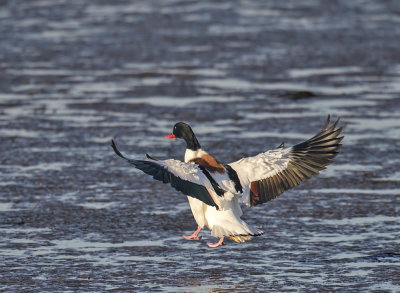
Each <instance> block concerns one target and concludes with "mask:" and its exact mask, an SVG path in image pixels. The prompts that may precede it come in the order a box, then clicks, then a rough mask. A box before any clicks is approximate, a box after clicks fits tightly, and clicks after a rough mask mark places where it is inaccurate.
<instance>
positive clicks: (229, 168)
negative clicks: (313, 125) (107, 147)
mask: <svg viewBox="0 0 400 293" xmlns="http://www.w3.org/2000/svg"><path fill="white" fill-rule="evenodd" d="M338 122H339V120H337V121H336V122H335V123H333V124H332V125H331V126H330V116H328V119H327V121H326V123H325V125H324V126H323V128H322V129H321V130H320V131H319V132H318V133H317V134H316V135H315V136H313V137H312V138H310V139H309V140H307V141H305V142H302V143H299V144H297V145H294V146H292V147H285V146H284V144H283V143H282V144H281V145H280V146H279V147H278V148H276V149H273V150H269V151H266V152H263V153H260V154H258V155H256V156H253V157H247V158H242V159H240V160H238V161H236V162H233V163H229V164H223V163H221V162H219V161H218V160H217V159H215V158H214V157H213V156H212V155H210V154H209V153H207V152H206V151H204V150H203V149H202V148H201V146H200V143H199V141H198V140H197V138H196V135H195V134H194V132H193V130H192V128H191V127H190V126H189V125H188V124H186V123H184V122H178V123H176V124H175V126H174V127H173V131H172V133H171V134H170V135H168V136H166V137H165V138H169V139H176V138H180V139H183V140H184V141H185V142H186V152H185V157H184V161H183V162H182V161H180V160H175V159H168V160H157V159H154V158H152V157H151V156H149V155H147V154H146V156H147V159H146V160H136V159H129V158H126V157H125V156H124V155H122V153H121V152H120V151H119V150H118V148H117V146H116V144H115V142H114V141H112V147H113V149H114V151H115V153H116V154H117V155H118V156H120V157H121V158H123V159H125V160H127V161H128V162H129V163H130V164H132V165H133V166H135V167H136V168H138V169H140V170H142V171H143V172H144V173H146V174H148V175H151V176H153V178H154V179H156V180H159V181H162V182H163V183H169V184H170V185H171V186H172V187H174V188H175V189H176V190H178V191H180V192H182V193H184V194H185V195H187V198H188V200H189V205H190V208H191V210H192V213H193V216H194V219H195V221H196V223H197V225H198V227H197V229H196V231H195V232H194V233H193V234H192V235H190V236H182V237H183V238H185V239H195V240H200V239H201V237H199V233H200V231H201V229H203V228H204V227H207V228H208V229H210V230H211V235H212V236H214V237H217V238H219V241H218V242H217V243H215V244H208V245H209V247H217V246H221V245H223V244H224V239H225V237H226V238H229V239H232V240H234V241H236V242H244V241H247V240H250V239H251V238H252V237H254V236H259V235H261V234H263V231H260V230H257V229H255V228H253V227H250V226H249V225H247V224H246V223H245V222H244V221H243V220H242V219H241V218H240V217H241V215H242V209H241V208H240V204H239V202H242V203H244V204H246V205H247V206H256V205H259V204H262V203H265V202H267V201H270V200H272V199H274V198H276V197H277V196H279V195H280V194H282V193H283V192H284V191H286V190H288V189H291V188H293V187H295V186H297V185H299V184H300V183H301V182H303V181H305V180H307V179H310V178H311V177H312V176H314V175H316V174H318V173H319V171H321V170H323V169H325V168H326V166H327V165H328V164H330V163H331V162H332V160H333V158H334V157H335V156H336V155H337V154H338V152H339V150H340V148H341V144H340V142H341V141H342V139H343V136H341V137H339V135H340V133H341V131H342V129H343V127H339V128H337V124H338ZM328 127H329V128H328Z"/></svg>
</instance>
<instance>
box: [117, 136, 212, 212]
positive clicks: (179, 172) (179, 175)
mask: <svg viewBox="0 0 400 293" xmlns="http://www.w3.org/2000/svg"><path fill="white" fill-rule="evenodd" d="M111 146H112V148H113V149H114V151H115V153H116V154H117V155H118V156H120V157H121V158H123V159H125V160H126V161H128V162H129V163H131V164H132V165H134V166H135V167H136V168H137V169H139V170H142V171H143V172H144V173H146V174H148V175H151V176H153V178H154V179H156V180H159V181H162V182H163V183H170V184H171V186H172V187H174V188H175V189H176V190H178V191H181V192H182V193H184V194H185V195H188V196H191V197H194V198H197V199H199V200H201V201H202V202H204V203H205V204H207V205H210V206H214V207H216V208H217V209H219V206H218V205H217V204H216V203H215V201H214V199H213V197H212V196H211V194H210V193H209V192H208V190H207V188H206V186H208V185H210V183H209V182H208V181H207V178H205V176H204V174H203V172H202V171H201V170H200V169H199V168H198V166H197V165H195V164H194V163H185V162H181V161H178V160H172V159H171V160H159V161H158V160H155V159H153V158H152V157H150V156H149V155H147V158H149V160H134V159H128V158H126V157H125V156H124V155H122V154H121V152H120V151H119V150H118V148H117V146H116V145H115V142H114V140H112V142H111ZM210 187H211V185H210ZM211 188H212V187H211Z"/></svg>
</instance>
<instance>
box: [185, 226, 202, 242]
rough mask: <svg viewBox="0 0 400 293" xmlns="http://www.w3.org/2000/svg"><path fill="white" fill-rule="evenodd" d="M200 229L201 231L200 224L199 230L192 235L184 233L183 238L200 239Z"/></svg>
mask: <svg viewBox="0 0 400 293" xmlns="http://www.w3.org/2000/svg"><path fill="white" fill-rule="evenodd" d="M200 231H201V227H200V226H197V230H196V231H194V232H193V234H192V235H190V236H185V235H182V238H185V239H195V240H200V239H201V237H199V236H198V235H199V233H200Z"/></svg>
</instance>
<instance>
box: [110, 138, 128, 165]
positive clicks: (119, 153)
mask: <svg viewBox="0 0 400 293" xmlns="http://www.w3.org/2000/svg"><path fill="white" fill-rule="evenodd" d="M111 146H112V148H113V150H114V152H115V153H116V154H117V155H118V156H119V157H121V158H123V159H125V160H127V158H125V157H124V155H123V154H121V152H120V151H119V150H118V148H117V145H116V144H115V142H114V140H113V139H112V140H111Z"/></svg>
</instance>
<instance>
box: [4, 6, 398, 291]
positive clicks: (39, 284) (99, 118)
mask: <svg viewBox="0 0 400 293" xmlns="http://www.w3.org/2000/svg"><path fill="white" fill-rule="evenodd" d="M399 23H400V17H399V15H398V4H397V2H396V1H385V2H379V1H369V0H367V1H351V2H349V3H345V2H343V1H331V2H329V3H328V4H325V5H324V7H323V8H322V7H321V6H319V3H318V2H316V1H311V0H310V1H301V3H300V2H298V1H286V2H281V1H268V2H266V1H265V2H256V1H253V2H250V1H222V2H218V3H214V1H201V2H198V1H182V0H168V1H134V2H132V3H130V2H128V1H117V2H113V4H110V2H108V1H102V0H99V1H93V2H90V3H89V2H84V1H77V0H68V1H67V0H58V1H45V0H32V1H3V2H1V4H0V35H1V39H2V40H1V41H0V75H1V79H0V151H1V154H2V155H1V156H0V237H1V241H0V246H1V247H0V258H1V265H0V290H1V291H4V292H22V291H24V292H31V291H32V292H38V291H40V292H75V291H79V292H97V291H114V292H120V291H128V292H132V291H167V292H228V291H229V292H231V291H238V292H266V291H269V292H271V291H272V292H298V291H301V292H309V291H318V292H319V291H330V292H332V291H339V292H356V291H359V292H366V291H369V292H398V291H400V240H399V239H400V232H399V231H400V208H399V196H400V189H399V186H400V183H399V181H400V177H399V171H398V166H399V163H400V156H399V155H398V151H397V150H398V149H399V148H400V114H399V113H400V111H399V110H400V99H399V98H400V86H399V85H400V53H399V52H400V51H399V50H398V48H399V47H400V27H399ZM329 113H330V114H331V115H332V118H333V119H336V118H337V117H341V125H344V126H345V129H344V135H345V138H344V140H343V148H342V152H341V154H340V155H339V156H338V157H337V159H336V161H335V163H334V164H333V165H331V166H330V167H328V169H327V170H325V171H323V172H322V173H321V174H320V175H319V176H317V177H316V178H313V179H311V180H309V181H307V182H305V183H304V184H302V185H301V186H299V187H297V188H295V189H293V190H290V191H287V192H286V193H285V194H283V195H282V196H280V197H279V198H277V199H275V200H273V201H271V202H269V203H267V204H264V205H262V206H258V207H255V208H251V209H250V208H244V217H243V218H244V219H245V220H246V221H247V222H248V223H249V224H251V225H253V226H256V227H259V228H260V229H263V230H264V231H265V232H266V233H265V234H264V235H263V236H261V237H257V238H255V239H254V240H253V241H250V242H246V243H244V244H236V243H233V242H227V245H225V246H223V247H221V248H218V249H209V248H208V247H207V246H206V243H208V242H213V241H215V240H216V239H212V238H211V237H210V234H209V232H208V231H204V232H202V236H203V240H201V241H199V242H196V241H185V240H183V239H181V238H180V235H182V234H188V233H191V232H192V231H193V230H194V229H195V226H196V224H195V222H194V220H193V217H192V215H191V212H190V210H189V206H188V203H187V200H186V198H185V196H183V195H181V194H179V193H177V192H175V191H174V190H173V189H172V188H170V187H168V186H164V185H163V184H161V183H159V182H154V181H153V180H152V179H151V178H149V177H147V176H146V175H144V174H142V173H140V172H138V171H135V170H134V169H133V168H131V167H130V166H128V165H126V164H125V163H124V162H123V161H121V160H120V159H118V157H116V156H115V154H114V153H113V151H112V149H111V147H110V141H111V139H112V138H115V139H116V140H117V142H118V144H119V146H120V148H121V149H122V150H123V151H124V152H125V153H126V154H127V155H129V156H132V157H136V158H142V157H144V154H145V153H149V154H151V155H153V156H155V157H159V158H170V157H173V158H182V156H183V152H184V149H185V146H184V145H183V143H182V142H175V143H173V142H171V141H167V140H165V139H163V137H164V136H165V135H166V134H168V133H170V132H171V129H172V126H173V124H174V123H175V122H177V121H187V122H189V123H190V124H191V125H192V127H193V128H194V130H195V132H196V133H197V134H198V138H199V140H200V142H201V144H202V146H203V148H204V149H206V150H208V151H209V152H211V153H212V154H213V155H215V156H216V157H217V158H218V159H219V160H220V161H223V162H231V161H234V160H237V159H239V158H241V157H243V156H248V155H254V154H257V153H258V152H260V151H264V150H267V149H271V148H274V147H277V146H278V145H279V144H280V143H281V142H282V141H284V142H285V144H286V145H287V146H288V145H292V144H295V143H297V142H300V141H302V140H304V139H307V138H309V137H310V136H312V135H314V134H315V133H316V131H318V130H319V128H320V127H321V126H322V125H323V123H324V122H325V119H326V116H327V114H329Z"/></svg>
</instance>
